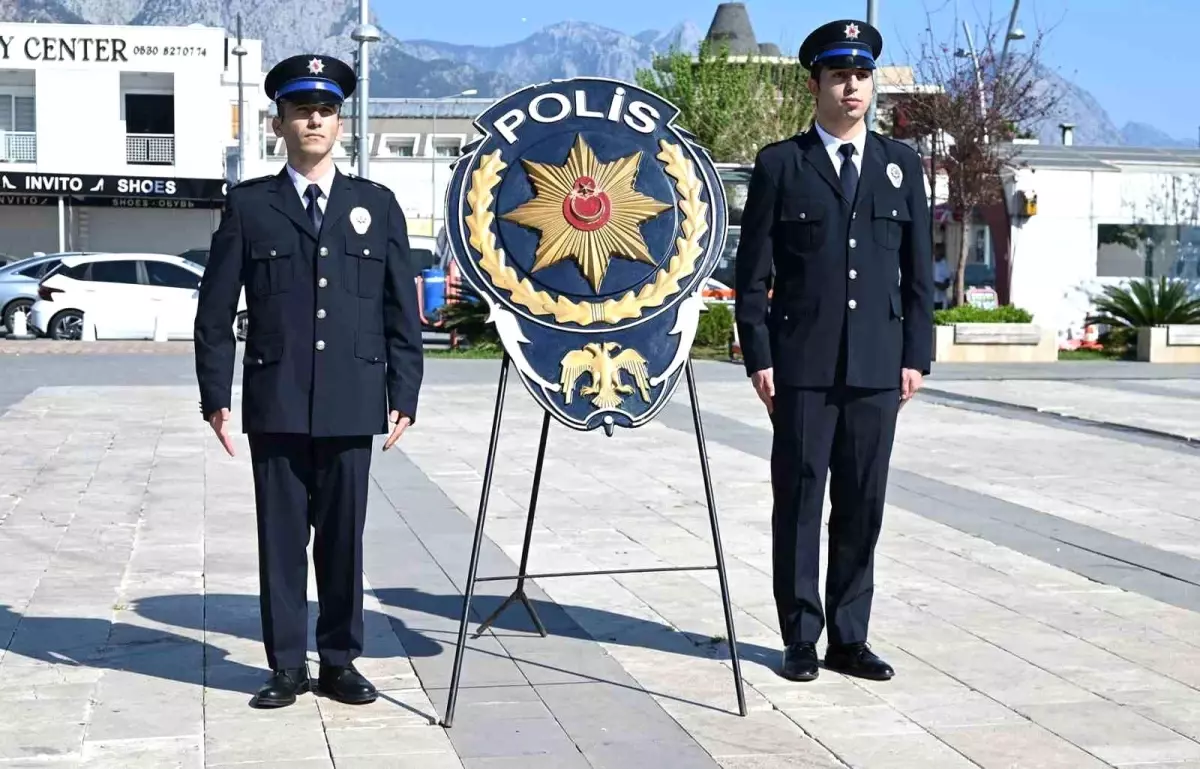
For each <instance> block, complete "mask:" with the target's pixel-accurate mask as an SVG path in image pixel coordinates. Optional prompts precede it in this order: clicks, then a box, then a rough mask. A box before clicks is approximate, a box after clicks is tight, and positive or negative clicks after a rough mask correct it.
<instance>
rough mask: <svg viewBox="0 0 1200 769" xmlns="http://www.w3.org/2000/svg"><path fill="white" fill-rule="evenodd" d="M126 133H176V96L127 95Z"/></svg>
mask: <svg viewBox="0 0 1200 769" xmlns="http://www.w3.org/2000/svg"><path fill="white" fill-rule="evenodd" d="M125 133H131V134H167V135H171V134H174V133H175V96H174V95H173V94H169V93H127V94H125Z"/></svg>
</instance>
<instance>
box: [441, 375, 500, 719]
mask: <svg viewBox="0 0 1200 769" xmlns="http://www.w3.org/2000/svg"><path fill="white" fill-rule="evenodd" d="M508 364H509V359H508V354H507V353H506V354H505V355H504V359H503V360H502V361H501V362H500V381H499V382H498V383H497V385H496V409H495V411H494V412H493V414H492V437H491V440H490V441H489V443H488V453H487V462H486V464H485V466H484V471H483V488H482V490H481V491H480V492H479V513H478V515H477V516H476V520H475V543H474V545H473V546H472V548H471V562H470V565H469V566H468V567H467V583H466V585H464V586H463V608H462V619H461V621H460V623H459V626H458V644H457V646H456V647H455V650H454V668H453V672H452V673H451V674H450V691H449V696H448V698H447V700H446V717H445V719H443V721H442V725H443V726H445V727H446V728H449V727H450V726H452V725H453V723H454V705H455V702H456V701H457V699H458V683H459V676H460V675H461V673H462V658H463V649H464V647H465V646H466V643H467V621H468V620H469V619H470V616H471V596H472V595H473V594H474V592H475V575H476V571H477V570H478V568H479V548H480V546H481V545H482V544H483V521H484V518H485V517H486V515H487V504H488V497H489V496H490V494H491V490H492V470H493V469H494V467H495V465H496V444H497V443H498V442H499V438H500V417H501V415H502V414H503V413H504V391H505V388H506V386H507V385H508Z"/></svg>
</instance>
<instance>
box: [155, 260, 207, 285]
mask: <svg viewBox="0 0 1200 769" xmlns="http://www.w3.org/2000/svg"><path fill="white" fill-rule="evenodd" d="M144 264H145V265H146V279H147V280H148V281H149V283H150V285H152V286H157V287H159V288H189V289H194V288H197V287H198V286H199V284H200V276H198V275H196V273H194V272H189V271H188V270H185V269H183V268H182V267H178V266H176V265H174V264H167V263H166V262H149V261H148V262H144Z"/></svg>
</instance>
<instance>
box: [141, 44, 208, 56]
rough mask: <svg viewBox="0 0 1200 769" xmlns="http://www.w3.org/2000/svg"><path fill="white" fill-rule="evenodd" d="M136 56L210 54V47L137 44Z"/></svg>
mask: <svg viewBox="0 0 1200 769" xmlns="http://www.w3.org/2000/svg"><path fill="white" fill-rule="evenodd" d="M133 55H134V56H208V49H207V48H204V47H202V46H195V45H193V46H179V45H165V46H161V45H135V46H134V47H133Z"/></svg>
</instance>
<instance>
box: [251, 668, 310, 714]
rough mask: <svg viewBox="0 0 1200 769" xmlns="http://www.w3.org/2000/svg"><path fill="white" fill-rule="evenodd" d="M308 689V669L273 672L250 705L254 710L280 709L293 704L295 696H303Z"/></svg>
mask: <svg viewBox="0 0 1200 769" xmlns="http://www.w3.org/2000/svg"><path fill="white" fill-rule="evenodd" d="M308 688H309V684H308V668H289V669H286V670H275V671H273V672H272V673H271V677H270V678H268V679H267V682H266V683H265V684H263V685H262V687H261V688H260V689H259V690H258V693H257V694H255V695H254V699H253V700H252V701H251V703H250V704H251V705H252V706H253V707H256V708H282V707H284V706H286V705H291V704H292V703H293V702H295V701H296V695H297V694H304V693H305V692H306V691H308Z"/></svg>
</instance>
